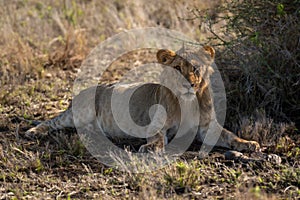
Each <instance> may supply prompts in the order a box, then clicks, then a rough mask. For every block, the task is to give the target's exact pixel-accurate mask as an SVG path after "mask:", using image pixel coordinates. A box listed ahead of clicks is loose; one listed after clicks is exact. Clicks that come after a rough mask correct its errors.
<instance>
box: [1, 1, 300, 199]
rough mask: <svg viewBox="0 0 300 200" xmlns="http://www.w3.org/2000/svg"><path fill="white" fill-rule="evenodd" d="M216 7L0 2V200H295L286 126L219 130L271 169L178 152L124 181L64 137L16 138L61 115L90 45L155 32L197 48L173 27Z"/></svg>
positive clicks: (254, 120) (292, 150)
mask: <svg viewBox="0 0 300 200" xmlns="http://www.w3.org/2000/svg"><path fill="white" fill-rule="evenodd" d="M145 2H147V3H148V4H145ZM216 3H218V1H213V2H209V3H207V2H206V3H202V2H201V1H199V2H195V1H175V0H174V1H153V2H152V3H150V2H149V1H143V0H141V1H114V2H106V1H102V0H100V1H92V0H85V1H83V0H74V1H71V0H65V1H47V2H45V3H44V2H43V3H42V2H40V1H37V0H26V1H23V0H13V1H0V14H1V17H0V33H1V36H2V37H1V38H0V58H1V59H0V76H1V77H0V85H1V89H0V133H1V134H0V199H53V198H56V199H92V198H96V199H118V198H120V199H124V198H127V199H190V198H192V199H203V198H207V199H216V198H225V199H245V198H247V199H279V198H285V199H286V198H295V199H296V198H297V197H299V196H300V190H299V187H300V182H299V180H300V170H299V165H300V162H299V160H300V159H299V158H300V149H299V145H300V139H299V138H300V137H299V134H298V133H297V131H295V127H294V126H293V125H292V124H291V123H277V122H275V121H273V120H272V119H271V118H270V117H269V116H268V117H266V116H265V114H263V113H264V112H258V114H257V115H254V114H253V115H244V116H241V117H239V118H238V119H236V123H232V124H231V125H229V126H231V127H232V129H233V130H236V131H237V132H238V130H239V131H240V132H239V134H240V135H241V136H243V137H249V138H255V139H257V140H258V141H259V142H260V143H261V144H263V145H264V147H265V150H264V151H265V152H274V153H276V154H278V155H280V156H281V158H282V160H283V162H282V163H281V164H280V165H278V164H272V163H269V162H263V163H260V162H253V163H248V164H245V163H238V162H233V161H228V160H225V158H224V156H223V154H221V153H218V152H213V153H211V154H210V156H209V157H208V158H205V159H202V160H200V159H197V158H196V157H195V156H194V155H195V152H188V153H187V154H185V155H183V156H182V157H181V158H179V159H178V161H176V162H174V163H171V164H169V165H167V166H165V167H164V168H162V169H159V170H156V171H153V172H151V173H142V174H141V173H140V174H134V173H128V172H123V171H119V170H116V169H112V168H109V167H107V166H104V165H102V164H101V163H99V162H98V161H97V160H96V159H94V158H93V157H92V156H91V155H90V154H89V152H87V150H86V149H85V148H84V146H83V145H82V144H81V142H80V140H79V139H78V136H77V135H76V134H75V133H74V131H72V130H71V131H68V134H66V133H60V132H58V133H56V134H55V135H53V136H52V137H50V136H47V137H45V138H42V139H39V140H34V141H32V140H28V139H26V138H25V137H24V132H25V130H27V129H28V128H29V127H30V126H31V125H30V123H29V122H30V120H32V119H34V120H44V119H48V118H50V117H53V116H55V115H57V113H58V112H59V111H61V110H64V109H66V108H67V106H68V104H69V101H70V99H71V93H72V90H71V89H70V88H72V84H73V81H74V79H75V77H76V73H77V71H78V68H79V66H80V63H81V61H82V60H83V59H84V58H85V56H86V55H87V54H88V52H89V51H90V50H91V48H93V47H94V46H95V45H97V44H98V43H99V42H100V41H103V40H105V39H106V38H108V37H110V36H112V35H113V34H115V33H118V32H120V31H122V30H126V29H130V28H135V27H144V26H163V27H167V28H171V29H175V30H178V31H181V32H183V33H185V34H187V35H189V36H191V37H193V38H195V39H196V40H197V41H199V42H206V40H204V38H205V37H204V36H205V34H204V33H203V32H201V31H200V30H199V29H198V25H199V24H200V23H199V22H198V21H195V20H194V21H193V20H181V19H180V18H182V19H187V18H192V17H194V15H193V12H190V9H192V8H195V7H196V8H199V9H200V10H202V9H205V8H211V7H215V5H214V4H216ZM214 12H215V11H210V13H214ZM178 17H180V18H178ZM170 19H171V20H170ZM284 22H286V21H284ZM293 22H294V21H293ZM298 30H299V29H298ZM274 40H275V39H274ZM272 41H273V40H272ZM218 50H219V51H220V50H221V48H220V49H218ZM226 55H227V54H226ZM245 57H246V56H245ZM245 57H243V58H245ZM228 58H230V57H228ZM295 59H297V58H296V57H295ZM225 61H226V60H225ZM226 62H227V61H226ZM226 62H224V63H226ZM232 63H236V62H235V60H232ZM224 71H225V75H226V70H224ZM230 72H231V71H227V77H229V78H230V77H231V76H232V74H230ZM234 72H235V73H236V70H235V71H234ZM241 72H243V71H242V70H238V72H237V75H239V73H241ZM254 75H257V74H254ZM258 78H259V77H258ZM274 82H276V81H274ZM225 84H226V87H229V88H230V89H229V95H236V96H237V97H240V93H239V92H242V91H243V90H242V89H241V90H238V91H237V92H235V91H233V89H232V85H234V86H235V85H236V84H237V85H238V84H242V83H237V82H232V80H230V81H227V80H225ZM234 97H235V96H233V97H232V98H231V100H230V104H229V107H234V105H235V101H234V100H233V98H234ZM242 100H245V99H242ZM270 101H271V100H270ZM241 108H242V106H240V107H239V109H241ZM234 114H235V113H234ZM230 116H233V114H232V113H231V115H230ZM24 119H25V120H24ZM228 124H229V123H228ZM133 165H135V166H140V163H133Z"/></svg>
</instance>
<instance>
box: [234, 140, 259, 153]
mask: <svg viewBox="0 0 300 200" xmlns="http://www.w3.org/2000/svg"><path fill="white" fill-rule="evenodd" d="M234 147H235V148H234V149H235V150H237V151H245V152H255V151H259V150H260V145H259V144H258V143H257V142H256V141H247V140H242V141H238V142H237V143H236V144H235V145H234Z"/></svg>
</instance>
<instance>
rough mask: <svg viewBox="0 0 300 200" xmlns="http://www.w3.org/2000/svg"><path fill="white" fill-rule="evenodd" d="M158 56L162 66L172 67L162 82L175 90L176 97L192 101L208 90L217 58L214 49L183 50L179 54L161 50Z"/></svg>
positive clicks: (208, 47)
mask: <svg viewBox="0 0 300 200" xmlns="http://www.w3.org/2000/svg"><path fill="white" fill-rule="evenodd" d="M156 56H157V60H158V62H159V63H160V64H163V65H165V66H169V67H171V68H166V70H165V72H164V74H163V76H162V80H161V81H162V83H164V84H165V85H167V86H168V87H171V88H172V91H174V90H175V91H176V93H177V94H176V95H179V96H180V97H181V98H183V99H191V98H193V97H195V94H196V93H197V95H200V96H201V95H202V93H203V91H205V90H206V89H207V88H208V84H209V76H210V75H211V73H212V72H213V68H212V67H211V64H212V63H213V61H214V56H215V50H214V49H213V48H212V47H210V46H204V47H203V49H202V48H201V49H200V50H194V49H186V48H181V49H180V50H178V51H177V52H174V51H172V50H167V49H161V50H159V51H158V52H157V54H156ZM174 69H175V70H174ZM178 72H179V73H178Z"/></svg>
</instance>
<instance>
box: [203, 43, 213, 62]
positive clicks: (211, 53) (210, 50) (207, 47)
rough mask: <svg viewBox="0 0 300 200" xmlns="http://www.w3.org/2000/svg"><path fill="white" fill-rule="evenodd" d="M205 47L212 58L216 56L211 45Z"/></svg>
mask: <svg viewBox="0 0 300 200" xmlns="http://www.w3.org/2000/svg"><path fill="white" fill-rule="evenodd" d="M203 49H204V50H205V51H206V52H207V53H208V54H209V55H210V57H211V58H212V59H214V58H215V50H214V48H212V47H211V46H204V47H203Z"/></svg>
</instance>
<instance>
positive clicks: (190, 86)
mask: <svg viewBox="0 0 300 200" xmlns="http://www.w3.org/2000/svg"><path fill="white" fill-rule="evenodd" d="M182 85H183V87H185V88H187V89H190V88H192V87H194V84H191V83H189V82H184V83H183V84H182Z"/></svg>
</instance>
